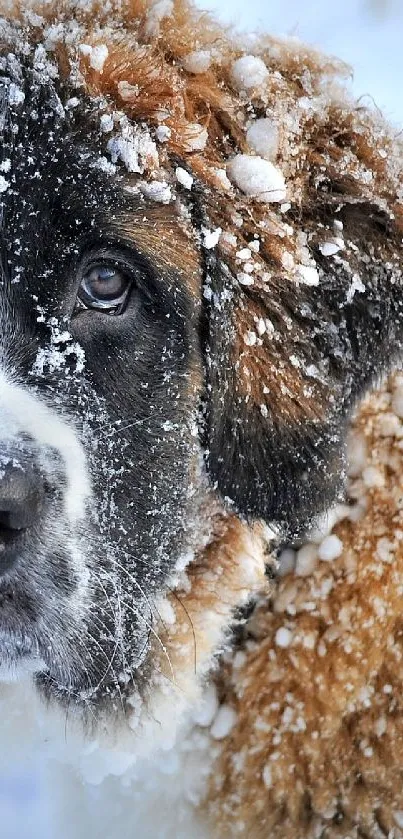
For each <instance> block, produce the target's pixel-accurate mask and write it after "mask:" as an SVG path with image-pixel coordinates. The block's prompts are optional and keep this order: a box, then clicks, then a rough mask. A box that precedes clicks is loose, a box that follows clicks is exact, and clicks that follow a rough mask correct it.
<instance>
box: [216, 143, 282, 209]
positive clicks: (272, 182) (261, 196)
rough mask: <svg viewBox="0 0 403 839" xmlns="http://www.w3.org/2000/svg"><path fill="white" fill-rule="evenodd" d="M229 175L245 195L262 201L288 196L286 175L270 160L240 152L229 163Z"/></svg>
mask: <svg viewBox="0 0 403 839" xmlns="http://www.w3.org/2000/svg"><path fill="white" fill-rule="evenodd" d="M227 175H228V177H229V179H230V181H232V183H234V184H236V186H237V187H238V188H239V189H240V190H241V192H243V193H244V194H245V195H249V196H250V197H251V198H255V199H256V201H261V202H262V203H271V202H281V201H284V199H285V197H286V192H287V190H286V185H285V180H284V175H283V173H282V172H281V171H280V169H278V168H277V167H276V166H274V165H273V163H270V161H269V160H263V158H262V157H253V156H252V155H248V154H238V155H236V157H234V158H233V159H232V160H230V161H229V163H228V164H227Z"/></svg>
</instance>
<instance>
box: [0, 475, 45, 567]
mask: <svg viewBox="0 0 403 839" xmlns="http://www.w3.org/2000/svg"><path fill="white" fill-rule="evenodd" d="M43 498H44V487H43V483H42V480H41V478H40V476H39V475H38V473H37V472H36V470H34V468H33V466H32V465H31V464H29V463H24V464H21V465H20V463H19V462H18V461H17V462H16V461H14V460H10V461H8V462H7V463H6V464H5V465H3V464H0V574H4V573H5V572H6V571H8V570H9V569H10V568H11V566H12V565H13V564H14V562H15V561H16V559H17V558H18V541H19V537H20V536H21V535H22V533H23V531H25V530H26V529H27V528H28V527H31V526H32V525H33V524H34V523H35V522H36V521H37V519H38V517H39V516H40V512H41V508H42V504H43Z"/></svg>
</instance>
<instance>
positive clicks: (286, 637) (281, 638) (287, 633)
mask: <svg viewBox="0 0 403 839" xmlns="http://www.w3.org/2000/svg"><path fill="white" fill-rule="evenodd" d="M274 641H275V643H276V644H277V646H278V647H283V648H284V649H285V648H286V647H289V646H290V644H291V641H292V632H291V630H290V629H287V627H286V626H281V627H280V629H278V630H277V632H276V635H275V638H274Z"/></svg>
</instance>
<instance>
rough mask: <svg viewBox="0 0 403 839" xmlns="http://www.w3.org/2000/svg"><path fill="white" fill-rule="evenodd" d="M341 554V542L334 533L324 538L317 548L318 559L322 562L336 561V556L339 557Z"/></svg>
mask: <svg viewBox="0 0 403 839" xmlns="http://www.w3.org/2000/svg"><path fill="white" fill-rule="evenodd" d="M342 553H343V542H341V540H340V539H339V537H338V536H336V534H335V533H332V534H331V535H330V536H326V538H325V539H324V540H323V542H322V543H321V544H320V545H319V548H318V557H319V559H321V560H322V562H333V560H334V559H337V557H338V556H341V554H342Z"/></svg>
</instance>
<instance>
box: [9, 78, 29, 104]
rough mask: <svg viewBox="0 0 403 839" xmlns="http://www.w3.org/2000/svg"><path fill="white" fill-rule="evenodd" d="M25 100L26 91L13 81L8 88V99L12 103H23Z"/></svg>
mask: <svg viewBox="0 0 403 839" xmlns="http://www.w3.org/2000/svg"><path fill="white" fill-rule="evenodd" d="M24 100H25V93H24V91H22V90H21V88H20V87H18V86H17V85H16V84H14V83H13V82H12V83H11V84H10V86H9V88H8V101H9V103H10V105H21V104H22V102H24Z"/></svg>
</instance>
